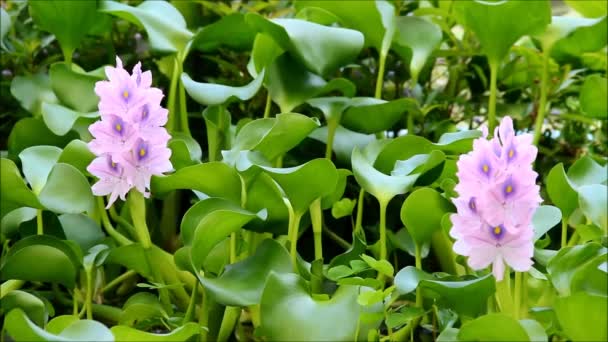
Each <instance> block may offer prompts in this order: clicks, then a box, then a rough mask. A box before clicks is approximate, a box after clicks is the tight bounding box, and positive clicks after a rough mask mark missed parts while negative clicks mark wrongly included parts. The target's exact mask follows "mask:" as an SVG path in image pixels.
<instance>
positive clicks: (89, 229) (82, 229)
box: [59, 214, 105, 251]
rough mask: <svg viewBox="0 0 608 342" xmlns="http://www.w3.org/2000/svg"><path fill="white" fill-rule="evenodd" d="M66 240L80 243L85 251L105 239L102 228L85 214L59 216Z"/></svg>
mask: <svg viewBox="0 0 608 342" xmlns="http://www.w3.org/2000/svg"><path fill="white" fill-rule="evenodd" d="M59 222H61V227H62V228H63V233H64V234H65V237H66V239H68V240H72V241H75V242H76V243H78V245H79V246H80V248H81V249H82V250H83V251H86V250H88V249H89V248H91V247H93V246H95V245H96V244H98V243H101V241H102V240H103V239H104V238H105V234H104V233H103V231H102V230H101V227H100V226H99V225H98V224H97V223H96V222H95V221H94V220H93V219H92V218H90V217H89V216H86V215H84V214H63V215H60V216H59Z"/></svg>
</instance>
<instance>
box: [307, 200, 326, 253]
mask: <svg viewBox="0 0 608 342" xmlns="http://www.w3.org/2000/svg"><path fill="white" fill-rule="evenodd" d="M310 220H311V222H312V231H313V235H314V244H315V260H318V259H323V245H322V243H321V242H322V234H323V211H322V210H321V198H317V199H316V200H314V201H313V202H312V204H311V205H310Z"/></svg>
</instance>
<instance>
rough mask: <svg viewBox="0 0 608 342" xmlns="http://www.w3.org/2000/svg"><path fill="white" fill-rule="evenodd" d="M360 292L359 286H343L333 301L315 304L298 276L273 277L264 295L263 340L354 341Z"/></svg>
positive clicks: (318, 301)
mask: <svg viewBox="0 0 608 342" xmlns="http://www.w3.org/2000/svg"><path fill="white" fill-rule="evenodd" d="M358 292H359V290H358V287H356V286H341V287H339V288H338V289H337V290H336V292H335V293H334V294H333V296H332V298H331V299H329V300H326V301H323V300H316V299H314V298H313V297H311V296H310V293H309V289H308V286H307V284H306V282H305V281H304V280H303V279H302V278H300V277H299V276H297V275H294V274H276V273H271V274H270V276H269V277H268V280H267V282H266V288H265V289H264V292H263V293H262V302H261V307H260V313H261V324H260V327H259V328H258V329H259V330H260V336H263V337H265V338H266V339H268V340H276V341H320V340H324V341H325V340H327V341H352V340H353V339H354V337H355V331H356V328H357V321H358V320H359V316H360V312H361V308H360V307H359V305H358V304H357V300H356V299H357V295H358ZM336 317H339V318H340V319H336ZM363 336H365V335H363Z"/></svg>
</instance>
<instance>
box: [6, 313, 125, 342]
mask: <svg viewBox="0 0 608 342" xmlns="http://www.w3.org/2000/svg"><path fill="white" fill-rule="evenodd" d="M4 324H5V327H6V331H7V333H8V334H9V336H11V337H12V338H13V339H15V340H16V341H58V342H72V341H73V342H76V341H100V342H106V341H107V342H113V341H114V335H112V332H110V329H108V328H106V327H105V326H104V325H103V324H101V323H99V322H97V321H91V320H77V321H75V322H73V323H72V324H70V325H68V326H67V327H66V328H65V329H63V331H61V333H59V334H57V335H55V334H51V333H49V332H46V331H44V330H43V329H42V328H39V327H38V326H37V325H35V324H34V323H33V322H32V321H30V320H29V319H28V318H27V316H26V315H25V313H24V312H23V311H22V310H20V309H15V310H12V311H11V312H9V313H8V315H6V318H5V320H4Z"/></svg>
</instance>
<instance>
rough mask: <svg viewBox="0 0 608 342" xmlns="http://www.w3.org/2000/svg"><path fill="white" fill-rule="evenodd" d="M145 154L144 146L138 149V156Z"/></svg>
mask: <svg viewBox="0 0 608 342" xmlns="http://www.w3.org/2000/svg"><path fill="white" fill-rule="evenodd" d="M145 155H146V149H145V148H140V149H139V156H140V157H143V156H145Z"/></svg>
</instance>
